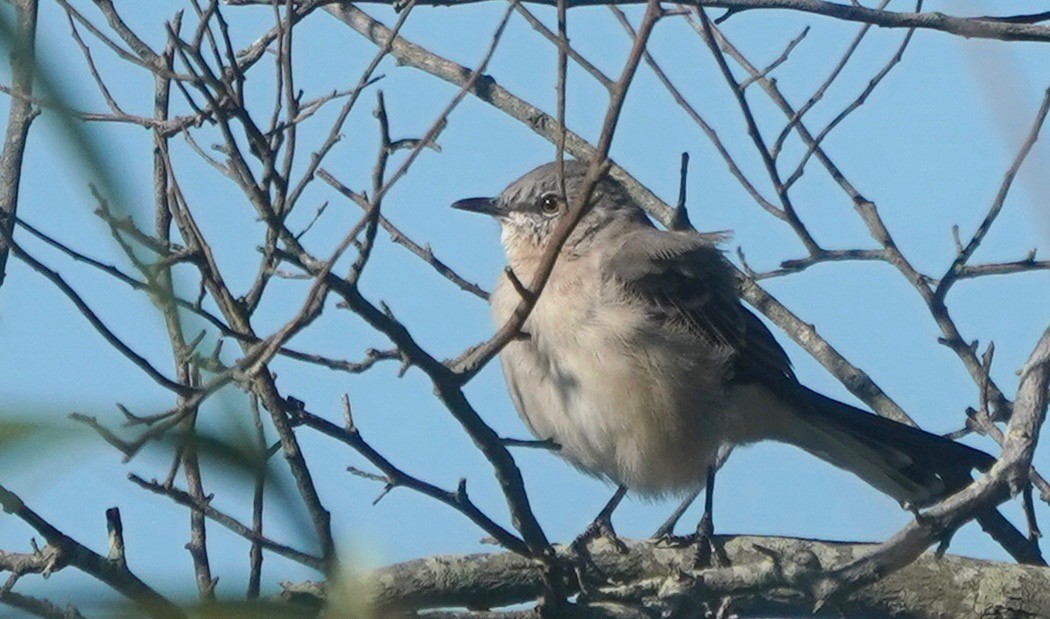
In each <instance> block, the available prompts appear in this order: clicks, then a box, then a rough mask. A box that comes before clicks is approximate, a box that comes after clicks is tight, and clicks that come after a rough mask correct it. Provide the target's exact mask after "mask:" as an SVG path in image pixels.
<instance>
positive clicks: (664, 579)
mask: <svg viewBox="0 0 1050 619" xmlns="http://www.w3.org/2000/svg"><path fill="white" fill-rule="evenodd" d="M715 542H716V544H717V545H718V546H719V547H721V548H724V550H725V552H726V554H727V556H728V557H729V560H730V564H731V566H732V567H728V568H713V569H709V570H703V571H696V570H694V569H693V567H692V561H693V549H692V548H670V547H664V546H661V545H659V544H656V543H653V542H643V541H633V540H627V546H628V548H629V551H628V552H627V553H625V554H620V553H618V552H617V551H615V550H614V549H612V547H611V546H610V545H608V544H607V543H602V544H598V545H595V547H594V550H592V552H591V555H592V557H593V559H594V562H595V565H596V566H597V568H598V569H599V570H601V573H602V574H603V575H604V576H605V577H606V578H607V579H608V580H609V581H611V582H615V583H617V585H616V586H615V587H609V586H606V587H604V588H603V590H602V593H608V594H610V595H617V594H623V593H631V594H634V595H636V596H637V598H636V602H640V601H642V600H645V601H649V602H651V603H653V604H655V605H656V608H658V609H659V608H660V607H661V606H664V607H672V606H676V605H677V606H679V607H680V606H681V605H682V604H683V603H684V602H685V601H691V602H692V603H693V604H696V603H697V602H704V601H708V600H711V599H715V600H717V599H718V597H719V596H720V595H722V594H730V593H731V594H733V595H734V596H735V597H736V601H735V602H734V604H733V605H732V606H731V607H730V610H731V611H732V613H733V614H735V615H737V616H741V617H754V616H767V617H768V616H785V615H792V616H794V615H796V614H801V615H809V614H810V613H811V612H812V611H813V602H812V600H809V599H807V598H806V597H805V596H804V595H802V594H801V593H800V592H799V591H798V590H797V589H796V587H795V586H794V585H792V584H791V583H792V581H793V580H795V579H801V580H802V581H804V576H805V575H806V574H809V573H810V572H812V571H813V570H817V569H821V568H824V567H831V566H834V565H838V564H842V563H846V562H849V561H852V560H854V559H856V558H859V557H861V556H863V555H865V554H866V553H868V552H869V551H870V550H871V549H872V548H873V545H872V544H851V543H833V542H820V541H813V540H803V539H793V538H778V537H755V536H739V537H717V538H716V540H715ZM769 551H772V552H769ZM683 575H684V576H686V577H688V578H689V579H693V578H695V579H696V580H697V581H700V582H701V584H700V585H698V586H697V587H695V588H692V589H688V590H685V589H683V588H682V584H681V583H682V581H681V576H683ZM370 583H371V586H370V588H369V591H370V595H371V601H372V603H373V604H375V605H377V606H378V607H379V608H400V609H405V610H421V609H431V608H449V607H464V606H470V607H472V608H498V607H501V606H508V605H511V604H520V603H523V602H528V601H530V600H532V599H534V598H535V595H536V591H538V589H539V587H540V584H541V579H540V570H539V569H538V567H537V566H536V565H535V564H534V563H532V562H530V561H528V560H527V559H524V558H522V557H519V556H517V555H514V554H512V553H498V554H475V555H466V556H447V557H429V558H426V559H416V560H413V561H407V562H405V563H399V564H397V565H392V566H390V567H387V568H383V569H380V570H377V571H375V572H373V573H372V574H371V575H370ZM773 584H779V585H783V587H782V588H779V589H777V590H773V589H771V588H769V587H768V585H773ZM792 589H795V590H794V591H793V590H792ZM683 592H684V593H685V594H686V595H687V597H688V600H682V599H678V597H679V596H681V595H683ZM283 595H284V597H285V598H286V599H288V600H295V601H298V602H308V601H310V600H313V601H314V602H315V603H316V602H317V601H318V600H319V599H320V597H321V596H323V595H324V592H323V587H321V586H319V585H315V584H312V583H302V584H295V585H285V592H284V594H283ZM606 603H608V602H606ZM578 610H579V612H580V614H581V615H583V614H584V613H585V612H590V609H587V608H582V609H578ZM909 611H911V614H909ZM920 611H921V613H920V614H921V616H923V617H928V618H931V619H932V618H952V619H955V618H958V617H997V616H1046V615H1047V614H1048V613H1050V569H1045V568H1035V567H1030V566H1021V565H1011V564H1006V563H998V562H994V561H980V560H976V559H969V558H964V557H958V556H954V555H948V556H945V557H943V558H941V559H937V558H935V557H934V556H933V555H932V554H926V555H923V556H922V557H921V558H920V559H919V560H917V561H916V562H915V563H913V564H911V565H909V566H908V567H907V568H904V569H902V570H901V571H899V572H897V573H895V574H892V575H890V576H888V577H886V578H885V579H884V580H882V581H879V582H877V583H875V584H873V585H870V586H868V587H866V588H864V589H862V590H859V591H857V592H854V593H852V594H851V595H850V596H849V597H848V598H847V599H846V600H844V601H842V602H841V603H840V604H838V605H837V606H826V607H824V608H822V609H820V610H819V611H817V613H815V616H833V617H840V616H843V614H845V616H891V615H892V616H901V615H908V616H915V613H917V612H920ZM467 616H469V615H467ZM588 616H593V614H592V615H588ZM646 616H649V615H646Z"/></svg>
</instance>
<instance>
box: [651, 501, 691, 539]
mask: <svg viewBox="0 0 1050 619" xmlns="http://www.w3.org/2000/svg"><path fill="white" fill-rule="evenodd" d="M698 496H700V491H699V490H694V491H693V492H692V493H690V494H689V496H687V497H686V498H685V500H684V501H682V502H681V503H680V504H679V505H678V507H677V508H675V510H674V512H672V513H671V515H670V517H668V518H667V520H666V521H665V522H664V523H663V524H662V525H660V528H659V529H657V530H656V532H655V533H653V539H654V540H657V541H668V542H670V541H675V534H674V528H675V526H676V525H677V524H678V521H679V520H681V519H682V514H684V513H685V510H687V509H689V506H690V505H692V504H693V501H695V500H696V497H698Z"/></svg>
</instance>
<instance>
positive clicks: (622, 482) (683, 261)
mask: <svg viewBox="0 0 1050 619" xmlns="http://www.w3.org/2000/svg"><path fill="white" fill-rule="evenodd" d="M586 172H587V166H586V165H584V164H582V163H580V162H577V161H566V162H564V176H565V179H564V181H565V187H566V195H567V196H568V198H569V200H570V201H571V200H572V199H573V198H574V196H575V195H576V194H577V193H578V192H579V190H580V186H581V184H582V183H583V180H584V176H585V175H586ZM453 206H454V207H455V208H458V209H462V210H466V211H472V212H477V213H483V214H487V215H491V216H493V217H495V218H496V219H497V220H498V221H499V223H500V225H501V228H502V236H501V239H502V243H503V247H504V249H505V250H506V254H507V261H508V262H509V266H510V268H511V270H512V271H513V273H514V274H515V275H516V276H517V278H518V279H519V280H520V281H523V282H528V281H531V278H532V276H533V273H534V272H535V269H536V266H537V264H538V262H539V259H540V256H541V255H542V254H543V252H544V249H545V247H546V244H547V240H548V238H549V236H550V234H551V232H552V231H553V230H554V228H555V226H556V224H557V222H558V219H559V217H561V216H562V215H563V214H564V213H565V212H566V209H567V205H566V203H565V200H564V199H563V198H562V194H561V191H560V184H559V181H558V177H557V167H556V165H555V164H554V163H548V164H545V165H542V166H540V167H538V168H536V169H535V170H532V171H531V172H529V173H528V174H526V175H524V176H522V177H521V178H519V179H518V180H516V181H514V182H513V183H511V184H510V186H508V187H507V188H506V189H505V190H503V192H502V193H501V194H500V195H499V196H498V197H495V198H471V199H467V200H461V201H459V202H456V203H455V204H454V205H453ZM721 239H722V235H720V234H701V233H697V232H693V231H662V230H658V229H657V228H655V227H654V226H653V224H652V223H651V222H650V220H649V219H648V218H647V217H646V215H645V213H644V212H643V211H642V209H641V208H640V207H639V206H638V204H637V203H635V202H634V201H633V200H632V199H631V198H630V196H629V195H628V194H627V192H626V190H625V189H624V188H623V186H622V185H620V184H619V183H618V182H617V181H615V180H613V179H612V178H610V177H608V176H605V177H603V178H601V179H600V181H599V182H598V184H597V186H596V187H595V189H594V192H593V196H592V199H591V208H590V210H589V211H588V212H587V213H586V214H585V215H584V217H583V219H582V220H581V221H580V222H579V224H578V225H577V226H576V228H575V229H574V231H573V232H572V234H571V235H570V236H569V238H568V240H567V242H566V243H565V245H564V246H563V248H562V250H561V254H560V255H559V256H558V259H557V262H556V263H555V266H554V270H553V271H552V273H551V275H550V278H549V279H548V281H547V283H546V286H545V287H544V288H543V291H542V293H541V294H540V296H539V299H538V300H537V302H536V305H535V307H534V308H533V310H532V313H531V314H530V315H529V317H528V320H527V321H526V322H525V324H524V326H523V328H522V330H523V331H524V332H525V333H527V337H526V338H523V339H519V340H515V341H512V342H510V343H509V344H507V346H506V347H505V348H504V349H503V350H502V352H501V353H500V359H501V362H502V366H503V373H504V375H505V377H506V382H507V387H508V389H509V391H510V395H511V399H512V400H513V401H514V405H515V407H516V408H517V410H518V413H519V414H520V415H521V417H522V419H523V420H524V421H525V423H526V424H527V425H528V427H529V429H530V430H531V431H532V433H533V434H534V435H535V436H536V437H537V438H539V439H549V440H552V441H554V442H555V443H557V445H559V446H560V451H559V453H560V455H561V456H562V457H563V458H565V459H566V460H568V461H569V462H570V463H572V464H573V465H575V466H576V467H577V468H579V469H581V470H583V471H585V472H587V473H589V474H591V475H594V476H597V477H601V478H605V479H608V480H610V481H612V482H613V483H615V484H618V485H619V486H620V490H619V491H618V492H617V496H615V497H614V501H611V502H610V505H609V506H607V509H606V510H603V513H602V515H601V516H604V518H605V522H604V524H605V525H606V526H608V524H609V523H608V515H609V514H610V513H611V511H612V509H613V508H615V503H618V502H619V498H622V496H623V493H624V489H625V488H626V489H629V490H631V491H633V492H636V493H638V494H641V495H647V496H661V495H668V494H686V493H690V492H692V493H694V496H695V492H696V491H697V490H698V489H699V488H701V487H703V486H704V484H705V483H707V480H708V477H709V471H711V470H713V469H712V466H713V465H714V463H715V461H716V458H717V454H718V451H719V449H720V448H721V447H723V446H733V445H745V444H749V443H754V442H756V441H760V440H767V439H768V440H774V441H780V442H784V443H788V444H790V445H795V446H797V447H800V448H802V449H804V450H806V451H808V452H809V453H811V454H813V455H815V456H817V457H819V458H821V459H823V460H826V461H827V462H830V463H831V464H833V465H835V466H837V467H840V468H843V469H845V470H847V471H850V472H851V473H853V474H855V475H857V476H858V477H860V478H861V479H863V480H864V481H866V482H868V483H869V484H871V485H872V486H874V487H875V488H877V489H879V490H881V491H882V492H884V493H885V494H887V495H889V496H891V497H893V498H894V499H896V500H897V501H899V502H900V503H901V504H902V505H904V506H911V507H912V508H915V507H921V506H924V505H927V504H930V503H932V502H934V501H936V500H938V499H940V498H942V497H943V496H945V495H946V494H948V493H950V492H953V491H955V490H958V489H960V488H962V487H964V486H965V485H966V484H968V483H969V482H970V481H971V479H972V477H971V471H972V470H973V469H975V468H976V469H979V470H987V469H988V468H989V467H990V466H991V465H992V463H993V462H994V459H993V458H992V457H991V456H989V455H988V454H985V453H983V452H981V451H978V450H976V449H972V448H970V447H967V446H965V445H962V444H959V443H956V442H954V441H951V440H948V439H945V438H942V437H939V436H935V435H933V434H930V433H928V432H924V431H922V430H919V429H917V428H913V427H910V426H906V425H903V424H900V423H896V422H894V421H891V420H889V419H885V418H883V417H879V416H877V415H874V414H872V413H869V412H866V411H863V410H861V409H858V408H856V407H854V406H850V405H849V404H845V403H843V402H839V401H837V400H834V399H832V398H829V397H826V396H824V395H821V394H819V393H817V392H815V391H813V390H811V389H809V388H807V387H805V386H803V385H802V384H801V383H799V381H798V380H797V378H796V377H795V374H794V372H793V371H792V369H791V363H790V361H789V360H788V357H787V354H786V353H785V352H784V349H783V348H781V347H780V344H778V343H777V341H776V339H774V337H773V335H772V334H771V333H770V331H769V329H767V328H766V326H765V325H764V324H763V323H762V321H760V320H759V319H758V317H756V316H755V314H753V313H752V312H751V311H749V310H748V309H746V308H745V307H744V306H743V305H742V304H741V302H740V298H739V296H738V295H737V292H736V288H735V287H734V274H733V270H732V268H731V266H730V264H729V262H728V261H727V260H726V259H725V258H724V257H723V255H722V252H721V251H720V250H719V248H718V246H717V243H718V241H719V240H721ZM520 300H521V295H520V294H519V292H518V290H517V288H516V287H515V285H513V282H512V281H510V280H509V278H508V276H507V275H503V276H502V277H501V278H500V280H499V283H498V284H497V285H496V287H495V289H494V290H493V292H492V296H491V299H490V302H491V304H492V312H493V316H494V318H495V322H496V325H497V327H499V326H501V325H503V324H504V323H505V322H506V321H507V320H508V319H509V318H510V316H511V313H512V312H513V311H514V308H515V307H517V305H518V304H519V302H520ZM601 516H600V517H601ZM606 530H607V531H608V532H610V533H611V527H609V528H607V529H606Z"/></svg>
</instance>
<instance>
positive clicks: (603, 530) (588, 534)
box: [572, 516, 627, 554]
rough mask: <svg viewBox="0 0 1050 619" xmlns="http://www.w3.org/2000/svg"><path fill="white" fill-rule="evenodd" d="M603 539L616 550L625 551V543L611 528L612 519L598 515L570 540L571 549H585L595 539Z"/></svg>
mask: <svg viewBox="0 0 1050 619" xmlns="http://www.w3.org/2000/svg"><path fill="white" fill-rule="evenodd" d="M598 539H605V540H607V541H608V542H609V543H610V544H612V547H613V548H615V549H616V552H619V553H621V554H622V553H625V552H627V544H625V543H623V540H621V539H620V536H618V535H617V534H616V530H615V529H613V526H612V521H611V520H610V519H609V518H603V517H601V516H599V517H598V518H595V519H594V522H592V523H590V524H589V525H587V528H586V529H584V530H583V533H580V535H579V536H577V538H576V539H575V540H573V542H572V547H573V549H575V550H577V551H579V550H580V549H584V550H585V549H586V548H587V545H588V544H589V543H591V542H593V541H595V540H598Z"/></svg>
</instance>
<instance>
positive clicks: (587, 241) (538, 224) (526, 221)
mask: <svg viewBox="0 0 1050 619" xmlns="http://www.w3.org/2000/svg"><path fill="white" fill-rule="evenodd" d="M564 174H565V196H563V195H562V191H561V186H560V183H559V180H558V165H557V163H556V162H551V163H545V164H543V165H541V166H540V167H538V168H536V169H534V170H532V171H531V172H529V173H527V174H525V175H524V176H522V177H521V178H519V179H518V180H516V181H514V182H513V183H511V184H510V185H508V186H507V188H506V189H504V190H503V191H502V192H501V193H500V194H499V195H498V196H496V197H494V198H467V199H466V200H460V201H458V202H456V203H455V204H453V205H452V207H453V208H457V209H460V210H464V211H470V212H473V213H482V214H485V215H491V216H492V217H495V218H496V219H497V220H498V221H499V223H500V226H501V228H502V236H501V240H502V242H503V247H504V249H505V250H506V252H507V257H508V258H509V259H510V260H511V261H512V262H514V261H515V259H516V258H526V257H528V256H531V255H538V253H540V252H542V251H543V248H545V247H546V245H547V241H548V240H549V238H550V236H551V234H552V233H553V232H554V230H555V228H557V226H558V222H559V221H560V220H561V219H562V218H563V217H564V216H565V214H566V213H567V212H568V210H569V206H570V205H571V204H573V203H574V201H575V200H576V199H577V196H578V195H579V193H580V191H581V190H582V189H583V184H584V180H585V177H586V176H587V164H586V163H582V162H580V161H565V162H564ZM566 198H567V200H566ZM639 224H640V225H651V224H650V223H649V220H648V219H647V218H646V216H645V213H644V212H643V211H642V209H641V208H640V207H639V206H638V204H637V203H636V202H635V201H634V200H632V199H631V197H630V196H629V195H628V194H627V191H626V189H624V187H623V185H621V184H620V183H619V182H618V181H616V180H615V179H613V178H611V177H609V176H608V175H604V176H602V177H601V178H600V179H599V180H598V183H597V184H596V185H595V187H594V191H593V192H592V193H591V197H590V209H589V210H588V211H587V213H586V214H585V215H584V217H583V219H582V220H580V222H579V223H578V224H577V225H576V227H575V228H574V229H573V232H572V234H571V235H569V238H568V240H567V241H566V242H565V245H564V247H563V249H562V252H563V254H567V255H570V256H578V255H582V254H585V253H586V252H587V251H588V250H589V249H591V248H592V247H596V246H597V245H598V244H600V243H601V242H603V241H605V240H609V239H608V235H610V234H616V233H619V232H622V229H621V228H622V227H623V226H627V225H639Z"/></svg>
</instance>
